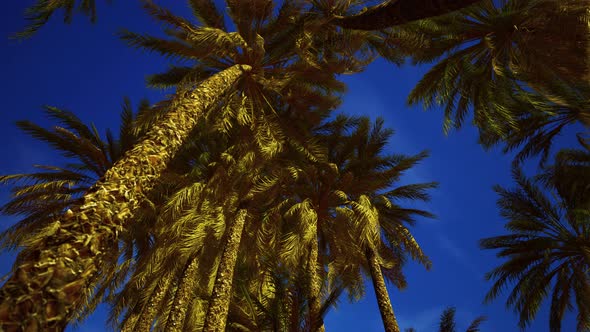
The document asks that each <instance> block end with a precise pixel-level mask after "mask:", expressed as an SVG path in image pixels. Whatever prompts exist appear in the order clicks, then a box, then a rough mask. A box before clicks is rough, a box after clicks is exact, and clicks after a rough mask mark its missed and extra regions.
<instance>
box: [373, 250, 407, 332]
mask: <svg viewBox="0 0 590 332" xmlns="http://www.w3.org/2000/svg"><path fill="white" fill-rule="evenodd" d="M366 256H367V262H368V263H369V269H370V271H371V279H372V281H373V288H374V289H375V296H376V297H377V304H378V305H379V312H380V313H381V320H382V321H383V327H384V328H385V331H386V332H399V326H398V324H397V320H396V319H395V314H394V313H393V307H392V306H391V301H390V300H389V294H388V293H387V288H386V287H385V279H383V273H382V272H381V265H380V264H379V261H378V259H377V255H376V254H375V251H374V250H373V249H367V251H366Z"/></svg>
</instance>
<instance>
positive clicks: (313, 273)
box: [307, 223, 325, 332]
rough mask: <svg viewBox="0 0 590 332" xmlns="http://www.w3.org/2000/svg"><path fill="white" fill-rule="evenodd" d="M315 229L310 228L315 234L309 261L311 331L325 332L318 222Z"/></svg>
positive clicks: (314, 225)
mask: <svg viewBox="0 0 590 332" xmlns="http://www.w3.org/2000/svg"><path fill="white" fill-rule="evenodd" d="M312 227H313V228H314V229H312V230H310V231H311V232H313V234H315V236H314V238H313V240H312V241H311V244H310V250H309V261H308V262H307V264H308V265H307V267H308V269H307V270H308V272H307V273H308V274H309V321H310V325H311V332H323V331H325V328H324V320H323V318H322V315H321V308H322V299H321V291H322V280H321V277H320V275H319V273H318V268H319V262H318V258H319V247H318V236H317V223H314V224H313V226H312Z"/></svg>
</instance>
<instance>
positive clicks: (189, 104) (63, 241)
mask: <svg viewBox="0 0 590 332" xmlns="http://www.w3.org/2000/svg"><path fill="white" fill-rule="evenodd" d="M248 70H250V67H249V66H245V65H244V66H240V65H236V66H234V67H231V68H228V69H227V70H224V71H223V72H220V73H218V74H216V75H214V76H212V77H210V78H209V79H207V80H205V81H203V82H202V83H201V84H200V85H199V86H198V87H197V88H195V89H194V90H193V91H191V92H188V93H183V94H180V93H179V94H178V96H177V97H176V98H175V100H174V101H173V102H172V103H171V111H170V112H169V113H168V114H167V115H166V116H165V118H164V119H163V120H162V121H161V122H159V123H157V124H156V125H154V127H153V128H152V129H151V130H150V131H149V132H148V134H147V135H146V138H145V139H144V140H143V141H142V142H141V143H139V144H137V145H136V146H135V147H134V148H133V149H131V150H130V151H128V152H127V153H126V154H125V156H124V157H123V158H121V159H120V160H119V161H118V162H116V163H115V164H114V165H113V167H112V168H110V169H109V170H108V171H107V172H106V174H105V176H104V179H103V180H102V181H99V182H98V183H97V184H96V185H95V186H94V187H93V188H92V190H91V191H90V192H89V193H87V194H86V195H85V196H84V197H83V202H84V204H82V205H81V206H79V207H76V208H74V209H73V211H72V210H68V211H67V212H66V213H64V215H62V216H61V218H60V220H59V221H56V222H55V223H54V224H53V225H52V227H51V228H50V229H48V234H49V235H48V236H47V237H46V238H45V239H44V240H43V241H40V243H36V244H35V245H34V246H31V247H29V248H26V249H24V250H23V251H22V252H21V254H20V255H19V259H18V260H17V263H15V266H13V274H12V275H11V276H10V278H9V279H8V280H7V281H6V283H5V284H4V285H3V286H2V288H1V289H0V330H4V331H20V330H25V331H59V330H61V329H62V328H63V327H65V325H66V324H67V322H68V321H69V320H70V318H71V317H72V315H73V313H74V312H75V310H77V309H79V308H80V306H81V304H82V303H83V302H84V299H85V297H86V294H87V291H88V290H89V289H92V288H93V286H94V282H95V276H96V273H97V271H98V270H99V269H101V268H102V264H104V257H105V251H108V250H112V248H113V247H114V246H116V245H117V239H118V235H119V232H120V231H121V230H122V229H123V228H124V227H125V226H126V224H127V223H128V222H129V220H130V219H131V218H132V216H133V214H134V212H135V211H136V210H137V209H138V208H139V206H140V205H141V203H142V202H143V201H144V197H145V194H146V193H148V192H149V191H150V190H151V189H152V188H153V186H154V184H155V181H156V180H157V178H158V177H159V176H160V174H161V173H162V172H163V171H164V170H165V168H166V165H167V164H168V162H169V161H170V160H171V159H172V157H173V156H174V154H175V153H176V152H177V151H178V150H179V148H180V147H181V146H182V144H183V143H184V141H185V140H186V138H187V137H188V135H189V133H190V131H191V130H192V128H193V127H194V126H195V125H196V123H197V121H198V119H199V118H200V117H201V116H202V115H203V113H204V112H205V111H206V110H207V109H208V108H210V107H211V106H213V105H215V104H216V103H217V102H218V101H219V100H220V97H221V96H223V95H224V94H225V93H227V92H228V91H229V90H230V89H231V88H232V86H233V85H234V82H236V81H237V80H238V79H239V78H240V77H241V76H242V73H243V72H244V71H248Z"/></svg>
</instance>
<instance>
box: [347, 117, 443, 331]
mask: <svg viewBox="0 0 590 332" xmlns="http://www.w3.org/2000/svg"><path fill="white" fill-rule="evenodd" d="M382 125H383V122H382V120H378V121H377V122H376V123H375V124H374V126H373V127H372V128H371V127H370V126H369V123H368V121H367V120H366V119H363V121H361V122H360V123H359V125H358V127H357V128H356V131H355V132H353V133H352V134H351V135H350V142H346V143H343V150H344V153H345V154H344V155H348V157H347V158H348V160H349V161H348V162H347V163H346V164H345V166H344V167H343V168H342V169H341V172H342V174H343V176H344V177H346V176H347V174H350V175H352V176H349V178H350V179H352V180H351V181H350V180H349V181H348V182H349V183H348V184H346V186H345V187H344V188H343V193H345V194H346V196H347V197H348V201H344V202H343V203H344V204H345V205H344V206H342V207H340V208H338V209H337V214H341V215H342V216H343V217H344V221H348V222H346V223H343V224H348V226H345V227H347V228H348V233H349V235H348V236H349V240H348V241H347V243H353V245H352V246H351V248H354V249H356V250H355V251H356V252H357V254H356V255H357V256H358V258H357V259H359V261H360V262H361V265H362V266H364V267H365V268H366V269H367V271H368V274H369V275H370V277H371V279H372V281H373V285H374V290H375V295H376V297H377V303H378V305H379V309H380V313H381V317H382V320H383V324H384V328H385V330H386V331H399V327H398V326H397V321H396V319H395V315H394V313H393V309H392V306H391V303H390V300H389V296H388V293H387V289H386V287H385V278H384V276H383V274H384V273H385V275H386V276H387V278H388V279H389V280H391V281H392V282H393V283H394V284H395V285H396V286H397V287H399V288H404V287H405V284H406V282H405V279H404V278H403V273H402V271H401V267H402V266H403V263H404V262H405V261H406V255H409V256H410V257H412V258H413V259H415V260H418V261H419V262H421V263H422V264H424V265H425V266H426V267H427V268H428V267H429V266H430V261H429V260H428V258H427V257H426V256H425V255H424V253H423V252H422V250H421V249H420V247H419V245H418V244H417V242H416V240H415V239H414V238H413V236H412V235H411V233H410V231H409V229H408V228H407V227H406V225H404V224H409V225H412V224H413V223H414V222H415V217H414V216H416V215H418V216H424V217H432V215H431V214H430V213H428V212H426V211H422V210H418V209H410V208H403V207H402V206H400V205H398V203H397V202H399V201H400V200H403V199H411V200H424V201H426V200H428V198H429V196H428V194H427V193H426V190H428V189H430V188H434V187H436V183H420V184H408V185H403V186H399V187H393V188H392V186H394V185H395V182H397V181H398V179H399V178H400V177H401V175H402V174H403V173H404V172H405V171H407V170H408V169H410V168H412V167H413V166H415V165H416V164H417V163H418V162H420V161H421V160H422V159H423V158H425V157H426V156H427V154H426V153H421V154H418V155H416V156H403V155H389V156H384V155H382V151H383V148H384V146H385V145H386V143H387V141H388V139H389V137H390V136H391V135H392V131H390V130H385V129H383V128H382ZM347 146H350V147H351V148H348V147H347ZM340 158H342V157H340ZM341 160H342V159H341ZM341 227H342V226H341ZM346 256H352V255H351V254H349V255H343V257H346Z"/></svg>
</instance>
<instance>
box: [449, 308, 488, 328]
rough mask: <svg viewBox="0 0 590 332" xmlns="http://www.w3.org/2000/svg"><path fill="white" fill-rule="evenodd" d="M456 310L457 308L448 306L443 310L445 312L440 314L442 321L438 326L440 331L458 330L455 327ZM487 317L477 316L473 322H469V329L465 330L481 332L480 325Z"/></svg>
mask: <svg viewBox="0 0 590 332" xmlns="http://www.w3.org/2000/svg"><path fill="white" fill-rule="evenodd" d="M455 311H456V310H455V308H454V307H448V308H446V309H445V310H444V311H443V313H442V314H441V315H440V323H439V327H438V331H439V332H456V331H457V330H456V329H455V327H456V323H455ZM485 319H486V318H485V317H484V316H479V317H477V318H476V319H474V320H473V321H472V322H471V324H469V327H467V330H465V332H479V326H480V325H481V323H482V322H483V321H485Z"/></svg>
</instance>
